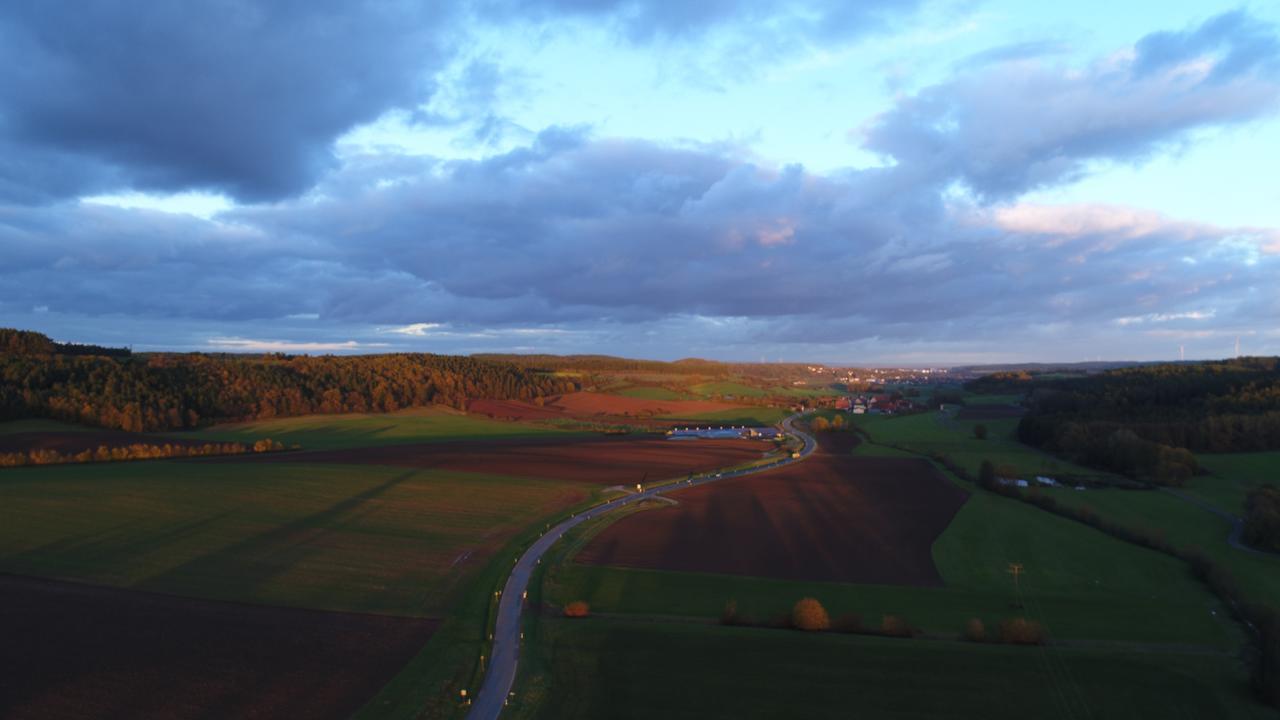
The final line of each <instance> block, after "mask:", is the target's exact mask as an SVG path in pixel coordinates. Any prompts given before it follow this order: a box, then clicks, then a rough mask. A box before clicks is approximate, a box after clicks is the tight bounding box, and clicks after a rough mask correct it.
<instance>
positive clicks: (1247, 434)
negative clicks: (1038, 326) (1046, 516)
mask: <svg viewBox="0 0 1280 720" xmlns="http://www.w3.org/2000/svg"><path fill="white" fill-rule="evenodd" d="M967 387H968V388H969V389H971V390H974V391H987V392H990V391H995V392H1011V391H1015V392H1019V393H1021V394H1022V395H1023V396H1024V398H1025V399H1024V404H1026V405H1027V407H1028V410H1029V412H1028V413H1027V415H1026V416H1025V417H1024V418H1023V419H1022V421H1021V423H1020V424H1019V426H1018V438H1019V439H1020V440H1022V441H1023V442H1025V443H1028V444H1030V445H1034V446H1037V447H1040V448H1043V449H1045V450H1049V451H1052V452H1056V453H1059V454H1062V455H1064V456H1066V457H1069V458H1071V459H1072V460H1074V461H1076V462H1080V463H1082V464H1086V465H1092V466H1094V467H1102V468H1107V469H1109V470H1114V471H1116V472H1119V473H1122V474H1125V475H1129V476H1131V477H1135V478H1138V479H1141V480H1146V481H1149V482H1154V483H1157V484H1169V485H1178V484H1182V483H1183V482H1185V481H1186V480H1187V479H1188V478H1190V477H1191V475H1192V474H1194V473H1195V472H1197V470H1198V468H1197V467H1196V463H1195V458H1194V456H1193V455H1192V453H1193V452H1255V451H1262V450H1276V449H1280V358H1273V357H1268V358H1236V359H1232V360H1223V361H1216V362H1204V363H1177V364H1164V365H1146V366H1140V367H1130V368H1123V369H1117V370H1111V371H1108V372H1104V373H1098V374H1094V375H1089V376H1086V377H1075V378H1066V379H1053V378H1044V377H1038V376H1037V375H1035V374H1034V373H1026V372H1009V373H998V374H995V375H991V376H987V377H984V378H979V379H978V380H975V381H973V382H971V383H970V384H969V385H968V386H967Z"/></svg>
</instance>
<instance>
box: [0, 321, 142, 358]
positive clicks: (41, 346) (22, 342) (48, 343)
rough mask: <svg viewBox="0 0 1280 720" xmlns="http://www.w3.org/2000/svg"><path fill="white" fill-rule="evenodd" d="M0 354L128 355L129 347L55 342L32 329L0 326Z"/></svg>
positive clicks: (129, 353) (131, 352) (130, 352)
mask: <svg viewBox="0 0 1280 720" xmlns="http://www.w3.org/2000/svg"><path fill="white" fill-rule="evenodd" d="M0 354H6V355H103V356H107V357H128V356H129V355H132V354H133V351H131V350H129V349H128V348H109V347H102V346H100V345H80V344H77V343H60V342H54V341H53V340H51V339H49V337H48V336H46V335H43V334H41V333H38V332H32V331H30V330H14V329H13V328H0Z"/></svg>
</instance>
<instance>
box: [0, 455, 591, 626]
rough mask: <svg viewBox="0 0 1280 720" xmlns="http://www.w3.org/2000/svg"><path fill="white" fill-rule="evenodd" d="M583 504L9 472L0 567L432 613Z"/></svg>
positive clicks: (267, 477)
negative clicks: (522, 534)
mask: <svg viewBox="0 0 1280 720" xmlns="http://www.w3.org/2000/svg"><path fill="white" fill-rule="evenodd" d="M587 492H588V489H587V488H584V487H583V486H582V485H581V484H571V483H560V482H553V481H548V480H530V479H521V478H510V477H493V476H485V475H479V474H475V473H448V472H441V471H434V470H416V471H415V470H410V469H405V468H390V467H382V466H326V465H307V464H251V463H244V464H240V463H228V462H216V463H215V462H193V461H187V462H145V463H120V464H107V465H81V466H56V467H42V468H18V469H9V470H5V471H3V473H0V508H3V510H2V511H0V512H2V514H3V522H0V571H4V572H10V573H17V574H28V575H36V576H42V577H56V578H66V579H77V580H84V581H88V582H93V583H98V584H104V585H113V586H118V587H126V588H140V589H147V590H155V591H161V592H168V593H174V594H179V595H187V596H193V597H204V598H211V599H222V600H239V601H247V602H258V603H266V604H273V605H283V606H291V607H312V608H318V609H330V610H351V611H359V612H377V613H387V614H403V615H433V614H437V613H440V612H441V611H442V610H443V609H445V608H446V607H448V606H449V604H450V601H451V599H452V598H453V595H454V594H455V592H456V591H457V588H458V587H459V584H460V583H462V582H463V581H465V579H466V577H467V575H468V574H469V572H470V571H471V569H474V568H477V567H479V566H482V565H483V564H484V562H485V561H486V559H487V558H488V557H490V556H491V555H492V554H493V553H494V552H495V551H496V550H497V549H498V548H499V547H500V546H501V545H502V544H503V542H504V541H505V540H506V539H507V538H510V537H511V536H512V535H514V534H515V533H516V532H518V531H519V530H521V529H522V528H524V527H526V526H528V525H530V524H532V523H535V522H536V521H537V520H538V519H539V518H541V517H544V516H547V515H550V514H553V513H554V512H555V511H556V510H557V509H560V508H565V507H568V506H570V505H572V504H574V503H576V502H579V501H580V500H582V499H583V498H584V497H585V494H586V493H587ZM466 553H470V554H469V555H466Z"/></svg>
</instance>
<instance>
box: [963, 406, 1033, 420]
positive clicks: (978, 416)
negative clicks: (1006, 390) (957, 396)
mask: <svg viewBox="0 0 1280 720" xmlns="http://www.w3.org/2000/svg"><path fill="white" fill-rule="evenodd" d="M1026 413H1027V410H1026V408H1020V407H1018V406H1017V405H966V406H965V407H962V408H960V412H959V413H957V414H956V419H957V420H1008V419H1010V418H1020V417H1022V416H1023V415H1025V414H1026Z"/></svg>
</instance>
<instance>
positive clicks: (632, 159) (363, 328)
mask: <svg viewBox="0 0 1280 720" xmlns="http://www.w3.org/2000/svg"><path fill="white" fill-rule="evenodd" d="M345 172H350V173H352V174H353V175H354V176H355V178H359V180H358V182H357V180H355V179H350V180H347V181H344V180H343V179H342V175H343V174H344V173H342V172H340V173H337V174H336V175H335V176H333V177H331V178H330V180H329V181H327V183H326V184H322V185H321V186H320V187H319V188H318V193H320V194H319V195H313V196H310V197H308V198H307V199H305V200H298V201H292V202H287V203H280V204H276V205H272V206H263V207H258V208H252V209H242V210H237V211H230V212H226V213H223V214H221V215H220V216H218V217H217V218H216V219H215V220H212V221H203V220H198V219H195V218H184V217H180V216H174V215H168V214H164V213H155V212H146V211H136V210H121V209H117V208H108V207H100V206H93V205H78V206H66V207H57V208H41V209H10V210H9V211H6V212H5V213H4V214H0V252H3V253H4V254H5V257H6V258H12V261H11V263H10V264H9V266H8V267H7V268H6V269H5V270H4V271H3V272H0V298H3V299H4V300H3V303H2V304H0V315H4V316H7V317H16V316H19V315H20V314H22V313H29V312H31V311H32V310H31V309H32V308H44V310H45V311H47V312H48V313H49V314H50V316H54V315H58V314H61V315H67V314H77V313H78V314H80V315H83V314H98V315H101V316H104V317H119V316H128V317H135V318H152V319H156V318H165V317H167V318H171V319H173V320H174V321H176V322H182V323H183V324H191V325H193V326H200V327H205V328H222V327H229V328H235V327H236V326H237V324H239V326H241V327H244V326H250V327H254V328H257V329H259V330H262V329H272V330H273V331H274V332H275V333H276V334H275V335H274V336H269V337H275V338H277V339H280V338H285V339H287V338H291V337H298V338H305V337H307V336H306V335H305V333H306V332H308V330H307V326H308V323H307V322H303V323H301V325H299V321H298V320H296V318H298V317H303V316H306V317H310V316H313V315H314V316H315V317H316V318H317V320H316V321H314V322H316V323H318V324H319V325H320V326H322V327H324V328H327V330H326V331H325V332H326V333H328V335H326V336H324V337H325V338H326V339H328V340H332V341H333V342H345V341H346V340H350V339H352V338H355V339H356V340H359V341H360V342H362V343H365V345H362V346H360V347H359V348H354V349H360V348H364V349H369V348H370V347H373V346H371V345H368V343H372V342H387V343H391V346H392V347H403V346H406V344H409V345H412V343H419V344H418V345H417V347H422V344H423V343H427V344H428V345H427V346H428V347H433V348H435V349H448V350H455V351H456V350H469V349H501V348H504V347H506V348H511V347H517V346H518V347H527V348H535V347H536V348H542V349H548V348H551V347H554V348H558V349H561V350H564V351H573V350H583V349H592V348H594V349H597V350H598V349H601V348H605V347H607V348H610V349H613V350H615V351H621V349H622V348H631V349H632V350H633V351H635V352H644V353H646V354H658V355H671V356H678V355H685V354H689V353H690V352H693V351H692V350H690V349H689V348H694V347H708V345H710V347H709V350H711V351H712V352H708V351H707V350H704V351H703V352H704V354H720V355H723V354H724V353H725V352H729V349H730V348H732V352H733V353H734V354H736V355H738V356H741V357H753V356H754V354H755V350H754V348H761V349H762V350H763V349H764V348H770V349H769V350H768V351H765V352H766V354H770V355H771V356H772V355H774V354H776V353H775V351H777V350H778V349H779V348H785V347H787V346H789V345H797V344H803V345H806V346H822V345H825V344H831V343H836V344H842V345H843V344H846V343H849V342H856V341H858V340H859V339H862V340H865V341H867V342H870V341H872V340H873V339H879V340H880V341H886V342H892V343H910V342H914V341H920V340H922V339H927V340H928V342H930V343H955V344H963V343H966V342H967V343H970V344H972V343H975V342H984V343H1001V342H1007V341H1009V339H1010V338H1022V339H1021V340H1019V342H1022V343H1026V342H1027V339H1026V338H1028V337H1031V338H1038V337H1040V334H1041V333H1044V334H1046V336H1051V335H1053V333H1057V334H1058V335H1059V336H1061V335H1062V334H1063V333H1064V332H1065V333H1068V334H1069V333H1070V332H1082V333H1083V332H1088V333H1092V334H1093V335H1097V334H1098V333H1099V332H1102V333H1108V332H1113V333H1117V334H1122V333H1127V334H1128V336H1142V337H1145V336H1146V335H1147V334H1154V335H1153V336H1158V337H1161V338H1163V336H1161V335H1160V334H1161V333H1174V334H1176V333H1179V332H1191V331H1196V329H1197V328H1203V327H1205V326H1206V324H1207V323H1206V320H1207V319H1208V320H1211V321H1212V326H1213V327H1217V326H1219V325H1220V324H1222V323H1227V322H1235V323H1249V322H1262V321H1263V320H1260V318H1262V317H1263V316H1262V315H1260V313H1262V314H1265V312H1267V311H1268V309H1269V308H1271V307H1273V306H1274V298H1272V299H1271V300H1269V301H1266V302H1262V301H1260V300H1259V297H1258V295H1259V293H1260V292H1261V293H1262V294H1264V295H1265V294H1266V292H1267V291H1266V288H1268V287H1270V278H1272V277H1274V274H1275V272H1276V271H1277V270H1278V269H1280V254H1277V252H1278V251H1280V245H1278V244H1277V239H1276V238H1275V237H1274V236H1273V235H1267V234H1266V233H1265V232H1262V231H1249V230H1239V229H1225V230H1224V229H1219V228H1214V227H1207V226H1198V225H1191V224H1187V223H1180V222H1176V221H1172V220H1169V219H1166V218H1161V217H1159V216H1155V215H1151V214H1142V213H1135V212H1134V211H1129V210H1125V209H1122V208H1108V207H1073V208H1054V207H1039V206H1012V207H1002V208H1000V209H997V210H985V209H982V208H979V207H969V206H963V205H961V206H955V205H952V206H947V205H946V204H945V203H943V202H942V200H941V196H940V194H939V193H940V191H939V190H938V189H937V188H930V187H929V186H913V185H910V184H909V179H906V180H904V179H903V178H902V177H900V176H899V174H898V172H897V170H896V169H895V168H887V169H885V168H881V169H875V170H867V171H860V172H846V173H841V174H837V175H831V176H822V175H815V174H812V173H809V172H806V171H805V170H804V169H803V168H800V167H786V168H768V167H761V166H757V165H753V164H751V163H748V162H745V161H743V160H741V159H735V158H733V157H730V156H726V155H724V154H722V153H719V152H713V151H711V150H707V149H699V148H686V149H674V148H670V147H663V146H659V145H654V144H651V143H644V142H638V141H621V140H595V139H591V138H589V137H587V136H584V135H582V134H581V133H580V132H572V131H559V132H551V133H546V134H544V136H542V138H541V140H540V141H539V142H537V143H534V144H533V145H531V146H530V147H527V148H524V149H521V150H519V151H515V152H512V153H509V154H506V155H503V156H500V157H496V158H491V159H488V160H483V161H467V162H451V163H432V162H424V163H421V164H418V165H410V164H405V163H403V162H399V161H394V160H393V161H387V162H383V161H381V160H379V159H378V158H367V159H365V161H364V162H357V163H352V164H351V165H350V166H349V167H348V169H347V170H346V171H345ZM378 177H383V179H390V180H391V181H390V182H378V181H376V180H375V178H378ZM904 183H905V184H904ZM360 186H363V190H362V191H359V192H352V188H355V187H360ZM922 187H923V189H922ZM912 188H914V190H913V189H912ZM326 190H337V191H338V192H337V193H336V194H334V195H328V196H326V195H324V192H325V191H326ZM1269 253H1270V254H1269ZM138 288H146V291H145V292H138ZM1133 318H1143V319H1142V320H1140V321H1134V320H1133ZM1126 319H1128V320H1126ZM1122 321H1123V322H1122ZM309 322H310V321H309ZM418 323H428V324H431V325H430V327H425V328H424V327H420V328H419V329H418V330H417V331H414V330H412V329H411V328H410V326H415V324H418ZM375 328H382V329H383V330H382V331H381V332H379V331H378V330H376V329H375ZM395 328H401V329H404V328H410V329H409V330H402V331H401V332H396V331H395ZM1050 328H1052V329H1054V330H1053V332H1050V331H1049V329H1050ZM286 331H287V332H286ZM310 332H312V333H313V334H312V335H311V336H310V337H312V338H313V339H314V338H315V337H316V336H315V335H314V331H310ZM290 333H293V334H290ZM224 335H237V336H239V337H243V336H245V335H249V334H248V333H244V332H240V333H234V332H231V333H228V332H224V331H221V330H219V336H224ZM261 335H262V333H261V332H260V333H259V334H258V335H255V336H251V337H260V336H261ZM1037 342H1041V341H1040V340H1038V341H1037ZM1161 342H1165V344H1168V341H1167V340H1164V339H1161ZM607 343H614V344H612V345H610V344H607ZM646 343H648V344H646ZM717 344H718V347H719V348H720V351H719V352H714V351H715V347H716V346H717ZM246 347H247V346H246Z"/></svg>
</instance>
